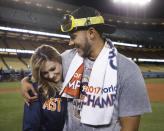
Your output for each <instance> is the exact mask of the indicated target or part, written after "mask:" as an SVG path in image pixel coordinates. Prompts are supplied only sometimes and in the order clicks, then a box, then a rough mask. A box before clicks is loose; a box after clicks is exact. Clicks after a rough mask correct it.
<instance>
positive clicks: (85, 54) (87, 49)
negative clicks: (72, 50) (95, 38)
mask: <svg viewBox="0 0 164 131" xmlns="http://www.w3.org/2000/svg"><path fill="white" fill-rule="evenodd" d="M82 51H83V54H82V57H84V58H88V57H90V52H91V45H90V44H89V42H88V40H87V39H86V43H85V47H84V48H83V49H82Z"/></svg>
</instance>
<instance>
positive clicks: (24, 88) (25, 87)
mask: <svg viewBox="0 0 164 131" xmlns="http://www.w3.org/2000/svg"><path fill="white" fill-rule="evenodd" d="M30 91H32V94H33V96H30V94H29V92H30ZM21 94H22V96H23V98H24V101H25V103H26V104H27V105H29V103H30V102H32V101H34V100H36V99H37V98H38V97H37V93H36V91H35V90H34V87H33V86H32V84H31V83H30V82H29V77H24V78H23V79H22V80H21Z"/></svg>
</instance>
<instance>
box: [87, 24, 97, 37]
mask: <svg viewBox="0 0 164 131" xmlns="http://www.w3.org/2000/svg"><path fill="white" fill-rule="evenodd" d="M96 33H97V32H96V30H95V28H93V27H90V28H89V29H88V35H89V37H90V39H95V37H96Z"/></svg>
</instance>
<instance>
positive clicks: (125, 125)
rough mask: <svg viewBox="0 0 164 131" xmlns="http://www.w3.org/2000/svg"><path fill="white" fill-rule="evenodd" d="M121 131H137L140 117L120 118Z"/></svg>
mask: <svg viewBox="0 0 164 131" xmlns="http://www.w3.org/2000/svg"><path fill="white" fill-rule="evenodd" d="M120 124H121V131H138V129H139V124H140V115H138V116H129V117H121V118H120Z"/></svg>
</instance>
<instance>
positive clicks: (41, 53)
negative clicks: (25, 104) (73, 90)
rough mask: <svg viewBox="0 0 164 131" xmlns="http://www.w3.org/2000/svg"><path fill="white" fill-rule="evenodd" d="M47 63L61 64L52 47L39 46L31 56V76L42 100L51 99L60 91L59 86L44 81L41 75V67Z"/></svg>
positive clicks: (59, 57) (59, 56)
mask: <svg viewBox="0 0 164 131" xmlns="http://www.w3.org/2000/svg"><path fill="white" fill-rule="evenodd" d="M47 61H54V62H58V63H60V64H62V59H61V55H60V53H59V52H58V51H57V50H56V49H55V48H54V47H52V46H49V45H41V46H39V47H38V48H37V49H36V50H35V52H34V54H33V55H32V56H31V60H30V63H31V69H32V76H33V78H34V79H35V81H37V82H38V88H37V89H38V90H37V91H38V93H39V95H41V97H43V98H44V99H48V98H50V97H53V96H54V95H55V94H56V93H57V92H59V91H60V89H61V84H55V83H52V82H49V81H47V80H45V79H44V78H43V76H42V74H41V67H42V66H43V65H44V64H45V62H47Z"/></svg>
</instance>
